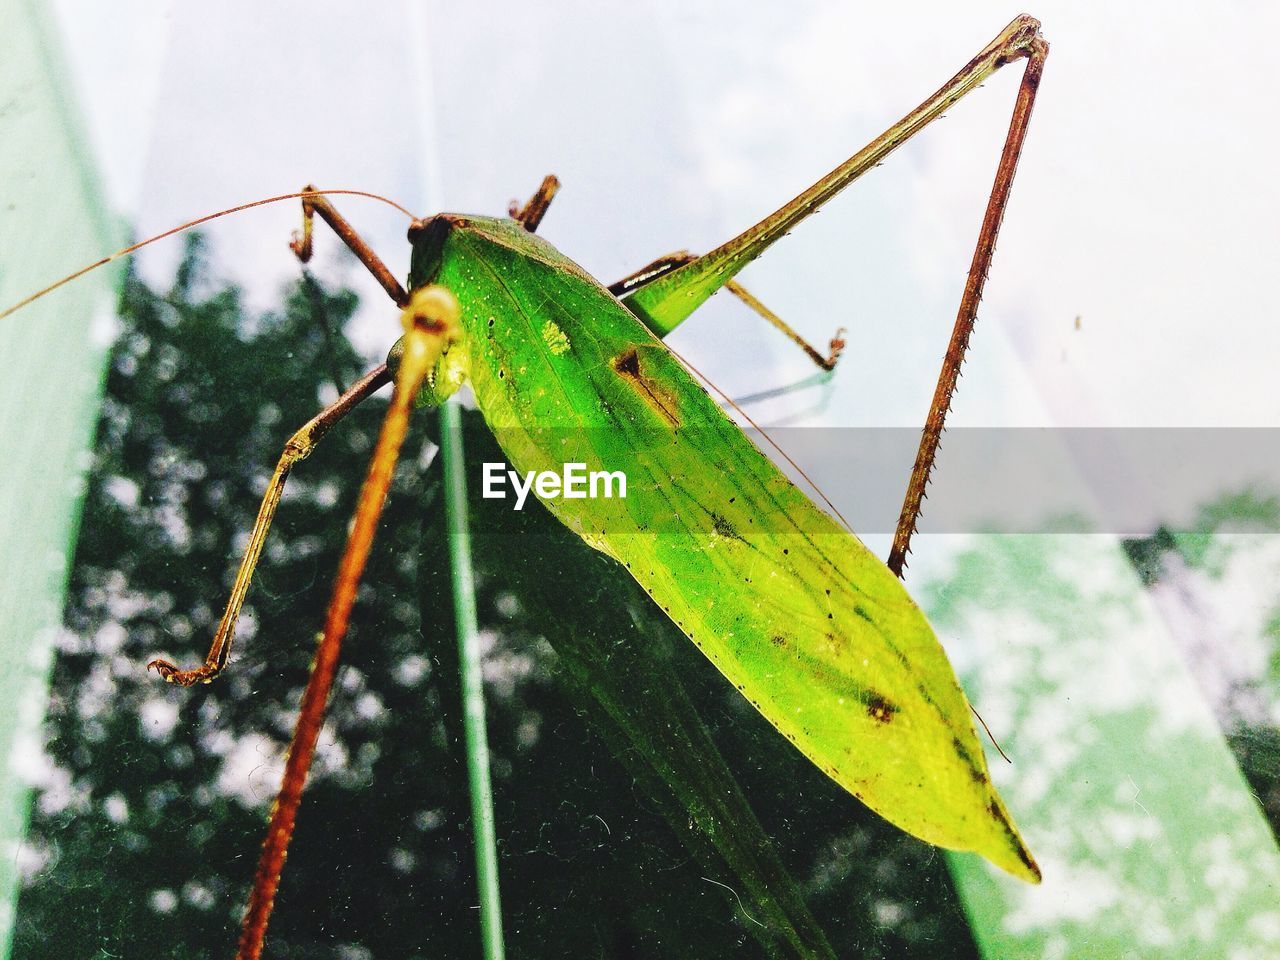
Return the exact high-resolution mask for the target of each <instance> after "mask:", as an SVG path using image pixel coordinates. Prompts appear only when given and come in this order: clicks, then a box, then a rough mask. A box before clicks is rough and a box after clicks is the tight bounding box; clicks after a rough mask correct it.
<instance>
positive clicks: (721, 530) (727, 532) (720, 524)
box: [711, 513, 746, 543]
mask: <svg viewBox="0 0 1280 960" xmlns="http://www.w3.org/2000/svg"><path fill="white" fill-rule="evenodd" d="M711 526H712V529H714V530H715V532H716V533H718V534H720V536H722V537H727V538H729V539H730V540H742V537H741V535H740V534H739V533H738V531H737V529H735V528H734V526H733V524H732V523H730V522H729V521H728V520H727V519H726V518H725V517H722V516H721V515H720V514H718V513H712V514H711ZM743 542H744V543H745V542H746V541H743Z"/></svg>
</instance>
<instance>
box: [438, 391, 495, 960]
mask: <svg viewBox="0 0 1280 960" xmlns="http://www.w3.org/2000/svg"><path fill="white" fill-rule="evenodd" d="M440 433H441V440H440V444H441V453H442V458H443V460H444V502H445V516H446V519H447V523H448V536H449V561H450V567H451V570H452V574H451V577H452V582H453V609H454V614H455V617H456V619H457V624H458V659H459V663H460V670H459V672H460V674H461V679H462V716H463V736H464V739H465V743H466V750H467V776H468V779H469V781H470V784H471V825H472V832H473V833H474V835H475V845H476V886H477V887H478V889H479V894H480V935H481V939H482V942H483V944H484V957H485V960H503V957H504V956H505V951H504V948H503V945H502V901H501V898H500V897H499V895H498V847H497V837H496V830H495V826H494V818H493V785H492V783H491V782H490V780H489V738H488V734H487V733H486V730H485V714H484V680H483V677H482V676H481V671H480V638H479V632H478V630H477V629H476V589H475V580H474V578H473V575H472V566H471V534H470V531H469V530H468V528H467V476H466V469H465V463H464V460H463V452H462V419H461V414H460V413H459V409H458V405H457V404H456V403H446V404H445V405H444V406H443V407H442V408H441V410H440Z"/></svg>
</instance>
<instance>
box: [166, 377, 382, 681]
mask: <svg viewBox="0 0 1280 960" xmlns="http://www.w3.org/2000/svg"><path fill="white" fill-rule="evenodd" d="M390 381H391V374H390V373H389V372H388V371H387V365H386V364H385V363H384V364H382V365H380V366H379V367H377V368H376V369H374V370H371V371H370V372H369V373H367V374H365V375H364V376H363V377H361V378H360V380H359V381H358V382H357V383H356V384H355V385H354V386H352V387H351V389H350V390H348V391H347V392H346V393H344V394H343V395H342V396H341V397H339V398H338V400H337V401H336V402H334V403H333V404H332V405H331V406H328V407H325V408H324V409H323V410H321V411H320V413H318V414H317V415H316V416H315V417H313V418H312V419H311V420H309V421H308V422H307V423H306V424H305V425H304V426H303V427H302V428H301V429H299V430H298V431H297V432H295V433H294V435H293V436H292V437H290V438H289V441H288V443H286V444H285V445H284V452H283V453H281V454H280V460H279V462H278V463H277V464H276V469H275V472H274V473H273V474H272V475H271V480H270V482H269V483H268V484H267V492H266V493H265V494H263V496H262V505H261V506H260V507H259V508H258V517H257V519H256V520H255V521H254V524H253V530H252V531H251V532H250V534H249V545H248V547H246V548H245V552H244V557H243V558H242V559H241V561H240V569H239V570H238V571H237V572H236V580H235V583H234V584H233V585H232V587H231V597H230V599H228V600H227V609H226V611H225V612H224V613H223V614H222V620H221V621H220V622H219V623H218V629H217V632H215V633H214V635H213V643H212V645H211V646H210V647H209V655H208V656H207V657H205V661H204V663H203V664H201V665H200V666H199V667H196V668H195V669H194V670H181V669H179V668H178V667H177V666H175V665H174V664H172V663H170V662H169V661H168V660H152V661H151V662H150V663H148V664H147V669H148V670H151V669H153V668H154V669H155V671H156V672H157V673H158V674H160V676H162V677H163V678H164V679H165V680H166V681H168V682H169V683H176V684H177V685H178V686H180V687H189V686H192V685H193V684H196V683H208V682H210V681H211V680H213V678H214V677H216V676H217V675H218V674H220V673H221V672H222V670H223V668H225V667H226V665H227V661H228V660H229V659H230V657H231V644H232V641H233V640H234V638H235V630H236V621H237V620H238V619H239V618H240V609H241V608H242V607H243V606H244V599H245V596H246V595H247V594H248V593H249V583H250V581H251V580H252V579H253V571H254V569H255V568H256V567H257V565H258V558H259V557H260V556H261V555H262V547H263V544H265V543H266V540H267V531H269V530H270V529H271V521H272V520H273V519H274V517H275V514H276V507H277V506H278V505H279V503H280V496H281V494H283V493H284V485H285V481H287V480H288V479H289V473H290V471H291V470H293V466H294V464H296V463H297V462H298V461H299V460H305V459H306V458H307V457H308V456H310V455H311V451H312V450H314V449H315V447H316V444H317V443H319V442H320V439H321V438H322V437H323V436H324V435H325V434H326V433H328V432H329V430H330V428H331V427H333V425H334V424H335V423H337V422H338V421H340V420H342V419H343V418H345V417H346V416H347V414H349V413H350V412H351V411H352V410H354V409H355V408H356V407H357V406H359V405H360V404H361V403H362V402H364V401H365V400H366V399H368V398H369V397H370V396H372V395H373V394H374V393H376V392H377V391H378V390H379V389H381V388H382V387H383V386H385V385H386V384H387V383H389V382H390Z"/></svg>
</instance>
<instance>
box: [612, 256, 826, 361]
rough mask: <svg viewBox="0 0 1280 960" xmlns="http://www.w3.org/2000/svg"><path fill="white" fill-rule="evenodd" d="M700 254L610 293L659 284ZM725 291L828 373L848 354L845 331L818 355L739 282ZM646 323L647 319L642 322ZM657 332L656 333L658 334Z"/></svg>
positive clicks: (649, 271) (644, 273)
mask: <svg viewBox="0 0 1280 960" xmlns="http://www.w3.org/2000/svg"><path fill="white" fill-rule="evenodd" d="M697 259H698V257H697V255H696V254H692V253H690V252H689V251H688V250H677V251H676V252H675V253H668V254H667V255H666V256H663V257H659V258H658V259H657V260H654V261H653V262H652V263H650V264H646V265H645V266H643V267H641V268H640V269H639V270H637V271H636V272H635V273H632V274H630V275H628V276H626V277H623V278H622V279H621V280H619V281H618V282H617V283H613V284H610V285H609V292H610V293H612V294H613V295H614V296H615V297H619V298H623V297H625V296H626V295H627V294H628V293H630V292H631V291H633V290H638V289H640V288H641V287H643V286H644V285H645V284H646V283H650V282H652V281H654V280H657V279H658V278H659V277H662V276H665V275H666V274H668V273H670V272H671V271H672V270H674V269H675V268H676V267H682V266H684V265H685V264H686V263H692V262H693V261H694V260H697ZM725 289H727V290H728V291H729V292H730V293H732V294H733V295H734V296H735V297H737V298H738V299H739V300H741V301H742V302H743V303H745V304H746V305H747V307H749V308H750V309H751V310H752V312H754V313H755V314H756V315H757V316H760V317H762V318H764V320H765V321H767V322H768V323H769V324H770V325H771V326H773V327H776V328H777V329H778V330H780V331H781V332H782V333H783V334H784V335H785V336H786V338H787V339H788V340H790V341H791V342H792V343H794V344H795V345H796V346H798V347H799V348H800V349H801V350H803V351H804V352H805V353H806V354H807V355H808V357H809V359H810V360H812V361H813V362H814V364H815V365H816V366H818V367H820V368H822V369H823V370H826V371H827V372H830V371H832V370H834V369H835V367H836V362H837V361H838V360H839V359H840V353H841V351H843V350H844V347H845V341H844V332H845V331H844V327H841V328H840V329H839V330H837V331H836V333H835V336H834V337H832V338H831V340H830V342H829V343H828V345H827V353H826V354H825V355H824V354H822V353H820V352H819V351H818V349H817V348H816V347H814V346H813V344H811V343H809V341H808V340H806V339H805V338H804V337H802V336H801V335H800V334H799V333H798V332H797V331H796V330H795V328H793V327H792V326H791V325H790V324H789V323H787V322H786V321H785V320H783V319H782V318H781V317H780V316H778V315H777V314H776V313H774V312H773V311H772V310H770V309H769V308H768V307H766V306H765V305H764V304H763V303H761V302H760V300H759V299H758V298H757V297H756V296H755V294H753V293H751V291H749V290H748V289H747V288H746V287H744V286H743V285H742V284H740V283H738V281H736V280H730V281H728V282H727V283H726V284H725ZM640 319H641V320H642V321H643V319H644V318H643V317H641V318H640ZM656 332H657V331H655V333H656Z"/></svg>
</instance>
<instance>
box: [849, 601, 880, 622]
mask: <svg viewBox="0 0 1280 960" xmlns="http://www.w3.org/2000/svg"><path fill="white" fill-rule="evenodd" d="M853 612H854V613H856V614H857V615H858V616H860V617H861V618H862V619H863V620H865V621H867V623H875V621H874V620H872V619H871V614H869V613H867V611H866V610H864V609H862V607H860V606H858V605H857V604H856V603H855V604H854V605H853Z"/></svg>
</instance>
